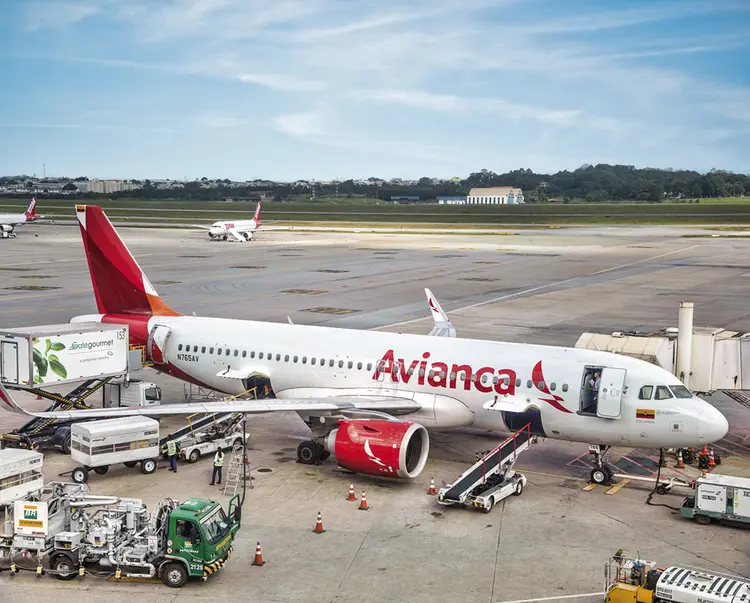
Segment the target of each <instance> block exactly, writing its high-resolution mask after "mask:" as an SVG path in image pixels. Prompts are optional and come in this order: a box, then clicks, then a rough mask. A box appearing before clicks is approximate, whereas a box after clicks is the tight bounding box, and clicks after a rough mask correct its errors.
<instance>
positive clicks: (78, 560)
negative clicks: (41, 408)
mask: <svg viewBox="0 0 750 603" xmlns="http://www.w3.org/2000/svg"><path fill="white" fill-rule="evenodd" d="M240 521H241V506H240V502H239V496H235V497H234V498H232V499H231V500H230V501H229V508H228V511H227V513H225V512H224V510H223V509H222V507H221V505H219V504H218V503H216V502H213V501H210V500H204V499H199V498H191V499H189V500H187V501H185V502H183V503H181V504H180V503H179V502H177V501H174V500H172V499H169V498H165V499H163V500H162V501H160V502H159V504H158V505H157V507H156V510H155V512H154V513H153V515H152V516H149V513H148V510H147V508H146V506H145V505H144V504H143V503H142V502H141V501H140V500H138V499H130V498H118V497H115V496H92V495H90V494H87V493H86V491H85V486H84V485H82V484H69V483H62V482H51V483H50V484H48V485H47V486H46V487H45V490H44V492H43V494H42V496H41V497H39V498H31V497H29V498H26V499H24V500H17V501H16V502H15V504H14V512H13V529H12V532H11V533H5V534H3V535H2V537H0V559H3V560H5V561H6V562H8V563H9V564H10V570H11V575H15V574H16V573H18V571H19V570H20V569H31V568H26V567H22V566H23V565H25V564H22V563H21V561H20V559H19V557H21V558H22V559H24V560H26V561H27V562H28V561H29V560H31V561H32V562H33V561H35V562H36V563H37V566H36V571H37V575H41V574H42V573H50V574H52V575H54V576H55V577H56V578H58V579H60V580H72V579H74V578H76V577H77V576H83V575H84V574H86V573H91V574H104V575H114V576H115V578H117V579H120V578H123V577H124V578H154V579H161V580H162V581H163V582H164V584H166V585H167V586H170V587H173V588H179V587H181V586H183V585H184V584H185V583H186V582H187V581H188V579H189V578H191V577H197V578H202V579H204V580H206V579H207V578H208V576H209V575H211V574H213V573H215V572H216V571H218V570H219V569H220V568H221V567H222V566H223V565H224V564H225V563H226V562H227V561H228V560H229V558H230V556H231V552H232V545H233V542H234V538H235V535H236V533H237V531H238V530H239V528H240ZM17 560H18V563H17ZM45 566H46V567H45ZM32 571H33V570H32Z"/></svg>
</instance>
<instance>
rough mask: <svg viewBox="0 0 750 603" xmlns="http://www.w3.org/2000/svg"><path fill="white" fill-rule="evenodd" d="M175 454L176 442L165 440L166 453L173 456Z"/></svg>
mask: <svg viewBox="0 0 750 603" xmlns="http://www.w3.org/2000/svg"><path fill="white" fill-rule="evenodd" d="M175 454H177V444H175V443H174V442H173V441H172V440H169V441H168V442H167V455H168V456H174V455H175Z"/></svg>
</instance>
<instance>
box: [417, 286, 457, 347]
mask: <svg viewBox="0 0 750 603" xmlns="http://www.w3.org/2000/svg"><path fill="white" fill-rule="evenodd" d="M424 292H425V295H426V296H427V304H428V305H429V306H430V313H431V314H432V319H433V320H434V321H435V326H434V327H433V329H432V331H430V332H429V333H428V335H432V336H434V337H455V336H456V327H454V326H453V323H451V321H450V320H448V315H447V314H446V313H445V312H444V311H443V309H442V308H441V307H440V304H439V303H438V300H437V299H436V298H435V295H433V293H432V291H430V290H429V289H425V290H424Z"/></svg>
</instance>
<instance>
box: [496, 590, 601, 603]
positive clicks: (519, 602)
mask: <svg viewBox="0 0 750 603" xmlns="http://www.w3.org/2000/svg"><path fill="white" fill-rule="evenodd" d="M606 594H607V593H606V591H602V592H598V593H581V594H580V595H558V596H556V597H540V598H538V599H516V600H515V601H496V603H534V602H535V601H561V600H563V599H584V598H586V597H601V596H602V595H606Z"/></svg>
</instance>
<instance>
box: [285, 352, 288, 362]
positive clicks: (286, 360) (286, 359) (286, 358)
mask: <svg viewBox="0 0 750 603" xmlns="http://www.w3.org/2000/svg"><path fill="white" fill-rule="evenodd" d="M284 362H289V354H287V355H286V356H284Z"/></svg>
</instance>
